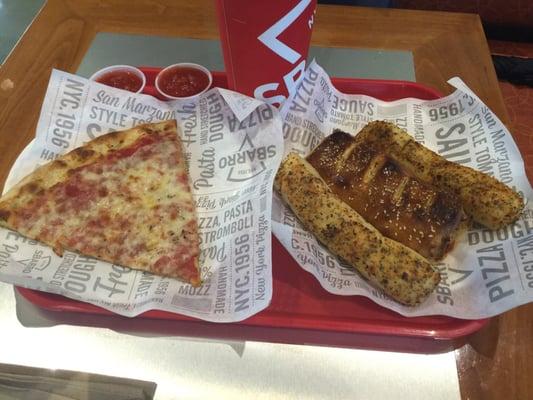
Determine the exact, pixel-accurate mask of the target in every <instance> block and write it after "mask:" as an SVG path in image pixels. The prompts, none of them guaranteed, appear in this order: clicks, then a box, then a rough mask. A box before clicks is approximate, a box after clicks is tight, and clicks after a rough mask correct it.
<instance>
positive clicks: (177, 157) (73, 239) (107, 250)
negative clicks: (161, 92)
mask: <svg viewBox="0 0 533 400" xmlns="http://www.w3.org/2000/svg"><path fill="white" fill-rule="evenodd" d="M0 225H2V226H4V227H7V228H9V229H12V230H15V231H17V232H19V233H21V234H22V235H24V236H27V237H29V238H31V239H35V240H38V241H41V242H43V243H45V244H47V245H49V246H51V247H53V249H54V251H55V252H56V253H57V254H59V255H62V254H63V251H64V250H71V251H75V252H78V253H81V254H84V255H87V256H92V257H95V258H98V259H101V260H104V261H108V262H110V263H113V264H119V265H122V266H127V267H131V268H134V269H139V270H143V271H149V272H152V273H154V274H158V275H163V276H169V277H173V278H178V279H181V280H184V281H187V282H189V283H191V284H192V285H195V286H197V285H199V284H200V283H201V280H200V273H199V267H198V257H199V238H198V223H197V219H196V214H195V205H194V201H193V197H192V193H191V190H190V186H189V178H188V173H187V164H186V159H185V157H184V154H183V150H182V146H181V142H180V139H179V136H178V132H177V126H176V122H175V121H165V122H161V123H156V124H146V125H141V126H137V127H135V128H132V129H129V130H125V131H120V132H112V133H109V134H107V135H103V136H100V137H98V138H97V139H95V140H92V141H91V142H88V143H87V144H85V145H84V146H82V147H79V148H77V149H74V150H73V151H71V152H69V153H67V154H65V155H63V156H61V157H59V158H57V159H55V160H54V161H52V162H50V163H48V164H46V165H43V166H42V167H40V168H38V169H37V170H35V171H34V172H33V173H31V174H30V175H28V176H27V177H26V178H24V179H23V180H22V181H21V182H20V183H18V184H17V185H16V186H15V187H13V188H12V189H11V190H9V191H8V192H7V193H6V194H5V195H4V196H3V197H2V198H0Z"/></svg>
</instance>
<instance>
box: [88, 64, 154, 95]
mask: <svg viewBox="0 0 533 400" xmlns="http://www.w3.org/2000/svg"><path fill="white" fill-rule="evenodd" d="M90 79H91V80H93V81H96V82H98V83H102V84H104V85H107V86H111V87H114V88H118V89H123V90H128V91H130V92H133V93H139V92H141V91H142V90H143V89H144V85H145V83H146V78H145V76H144V74H143V73H142V71H141V70H139V69H138V68H135V67H131V66H129V65H113V66H111V67H107V68H104V69H101V70H100V71H98V72H97V73H95V74H94V75H93V76H91V78H90Z"/></svg>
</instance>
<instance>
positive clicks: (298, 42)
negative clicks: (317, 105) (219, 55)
mask: <svg viewBox="0 0 533 400" xmlns="http://www.w3.org/2000/svg"><path fill="white" fill-rule="evenodd" d="M315 10H316V0H269V1H263V0H217V14H218V23H219V30H220V40H221V43H222V51H223V54H224V65H225V67H226V73H227V75H228V85H229V88H230V89H233V90H235V91H237V92H240V93H244V94H246V95H248V96H252V97H255V98H257V99H260V100H263V101H265V102H267V103H269V104H273V105H276V106H279V105H280V104H281V103H283V101H284V100H285V99H286V98H287V95H288V94H289V92H291V91H292V90H293V89H294V87H295V86H296V82H297V81H298V78H300V76H302V74H303V72H304V70H305V61H306V59H307V53H308V51H309V43H310V41H311V32H312V28H313V20H314V13H315Z"/></svg>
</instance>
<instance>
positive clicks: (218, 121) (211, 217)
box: [0, 70, 283, 322]
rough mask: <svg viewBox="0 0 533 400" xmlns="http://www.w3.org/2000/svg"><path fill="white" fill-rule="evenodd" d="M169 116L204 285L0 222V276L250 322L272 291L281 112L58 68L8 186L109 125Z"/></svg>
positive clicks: (112, 304)
mask: <svg viewBox="0 0 533 400" xmlns="http://www.w3.org/2000/svg"><path fill="white" fill-rule="evenodd" d="M168 119H176V120H177V122H178V126H179V128H180V131H181V139H182V142H183V147H184V151H185V155H186V157H187V159H188V162H189V170H190V182H191V187H192V191H193V195H194V200H195V202H196V209H197V214H198V219H199V228H200V229H199V230H200V240H201V245H200V250H201V257H200V266H201V275H202V278H203V280H204V283H203V285H202V286H200V287H198V288H194V287H192V286H191V285H189V284H186V283H183V282H181V281H178V280H175V279H171V278H164V277H160V276H155V275H152V274H149V273H146V272H141V271H136V270H132V269H130V268H126V267H123V266H119V265H111V264H110V263H107V262H102V261H98V260H96V259H94V258H89V257H84V256H81V255H79V254H76V253H72V252H65V254H64V255H63V257H59V256H57V255H56V254H55V253H54V252H53V251H52V249H51V248H50V247H48V246H45V245H42V244H40V243H38V242H35V241H32V240H28V239H26V238H25V237H23V236H21V235H19V234H17V233H15V232H13V231H10V230H7V229H3V228H0V280H2V281H4V282H8V283H12V284H15V285H19V286H23V287H27V288H32V289H38V290H42V291H46V292H51V293H58V294H61V295H64V296H67V297H70V298H73V299H79V300H82V301H85V302H89V303H92V304H96V305H98V306H100V307H104V308H106V309H108V310H111V311H113V312H115V313H118V314H122V315H125V316H130V317H131V316H135V315H138V314H139V313H142V312H144V311H147V310H165V311H170V312H176V313H180V314H185V315H188V316H193V317H197V318H200V319H204V320H208V321H214V322H233V321H239V320H242V319H245V318H247V317H249V316H251V315H253V314H255V313H257V312H259V311H260V310H262V309H264V308H265V307H267V306H268V304H269V303H270V300H271V297H272V262H271V219H270V216H271V207H272V183H273V179H274V176H275V173H276V171H277V169H278V167H279V164H280V162H281V157H282V153H283V138H282V133H281V132H282V131H281V125H282V124H281V119H280V117H279V113H278V111H277V110H276V109H275V108H273V107H272V106H268V105H266V104H264V103H263V102H261V101H258V100H256V99H252V98H249V97H246V96H243V95H241V94H238V93H235V92H231V91H228V90H224V89H211V90H210V91H208V92H206V93H204V94H203V95H201V96H200V97H198V98H196V99H194V100H175V101H171V102H162V101H159V100H157V99H155V98H154V97H151V96H148V95H143V94H133V93H130V92H126V91H123V90H119V89H114V88H111V87H108V86H104V85H101V84H99V83H96V82H92V81H89V80H87V79H84V78H81V77H79V76H76V75H71V74H68V73H65V72H61V71H57V70H54V71H53V72H52V75H51V78H50V83H49V85H48V90H47V92H46V97H45V100H44V103H43V107H42V110H41V116H40V119H39V122H38V126H37V132H36V137H35V139H34V140H33V142H32V143H31V144H30V145H29V146H28V147H27V148H26V150H25V151H24V152H23V153H22V154H21V155H20V157H19V158H18V159H17V161H16V163H15V165H14V166H13V168H12V170H11V174H10V175H9V177H8V180H7V182H6V186H5V189H4V190H7V189H8V188H10V187H11V186H13V185H14V184H15V183H17V182H18V181H19V180H20V179H22V178H23V177H24V176H25V175H27V174H28V173H30V172H31V171H32V170H34V169H35V168H36V167H37V166H38V165H40V164H44V163H46V162H48V161H50V160H52V159H54V158H55V157H57V156H59V155H60V154H63V153H66V152H68V151H70V150H72V149H74V148H76V147H79V146H81V145H83V144H84V143H85V142H87V141H90V140H91V139H94V138H95V137H97V136H99V135H103V134H105V133H107V132H109V131H112V130H123V129H128V128H130V127H132V126H136V125H139V124H143V123H148V122H158V121H163V120H168Z"/></svg>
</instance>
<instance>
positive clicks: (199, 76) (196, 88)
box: [158, 67, 209, 97]
mask: <svg viewBox="0 0 533 400" xmlns="http://www.w3.org/2000/svg"><path fill="white" fill-rule="evenodd" d="M208 85H209V76H207V74H205V73H204V72H203V71H200V70H199V69H196V68H191V67H174V68H170V69H168V70H166V71H164V72H163V73H162V74H161V76H160V77H159V80H158V86H159V89H160V90H161V91H162V92H163V93H164V94H166V95H168V96H172V97H189V96H194V95H195V94H198V93H200V92H202V91H203V90H204V89H205V88H207V86H208Z"/></svg>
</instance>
